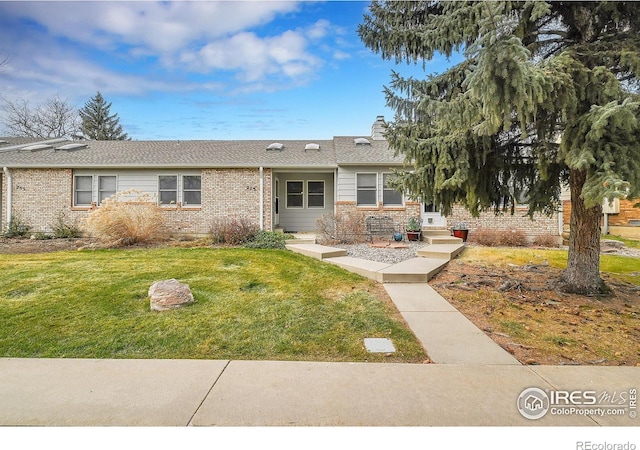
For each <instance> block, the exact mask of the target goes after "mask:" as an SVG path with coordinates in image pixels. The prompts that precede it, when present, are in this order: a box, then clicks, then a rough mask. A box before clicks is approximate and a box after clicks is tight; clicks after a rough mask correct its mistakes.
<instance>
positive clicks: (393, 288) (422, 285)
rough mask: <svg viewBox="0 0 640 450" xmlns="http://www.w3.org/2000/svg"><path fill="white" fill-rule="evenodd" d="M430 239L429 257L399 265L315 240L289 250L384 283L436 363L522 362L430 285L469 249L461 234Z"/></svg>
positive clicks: (423, 250) (422, 251)
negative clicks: (378, 260) (356, 256)
mask: <svg viewBox="0 0 640 450" xmlns="http://www.w3.org/2000/svg"><path fill="white" fill-rule="evenodd" d="M428 239H429V241H430V242H436V243H432V244H428V245H425V246H424V247H422V248H420V249H419V250H418V251H417V254H418V255H425V256H418V257H416V258H412V259H408V260H406V261H403V262H400V263H398V264H385V263H380V262H375V261H367V260H364V259H359V258H352V257H350V256H346V250H344V249H341V248H334V247H327V246H323V245H317V244H313V243H304V244H295V243H291V244H289V245H287V248H288V249H289V250H291V251H294V252H297V253H301V254H303V255H306V256H310V257H312V258H316V259H320V260H322V261H325V262H327V263H330V264H335V265H337V266H340V267H342V268H343V269H345V270H349V271H351V272H354V273H357V274H359V275H362V276H365V277H368V278H370V279H372V280H375V281H378V282H380V283H384V287H385V289H386V291H387V293H388V294H389V297H391V300H392V301H393V302H394V303H395V305H396V307H397V308H398V310H399V311H400V313H401V314H402V317H403V318H404V319H405V321H406V322H407V325H408V326H409V328H411V330H412V331H413V333H414V334H415V335H416V337H417V338H418V340H419V341H420V342H421V343H422V346H423V347H424V349H425V350H426V352H427V354H428V355H429V357H430V358H431V360H432V361H433V362H434V363H438V364H473V365H478V364H483V365H484V364H507V365H519V364H520V363H519V362H518V360H516V359H515V358H514V357H513V356H511V354H509V353H508V352H507V351H505V350H504V349H503V348H502V347H500V346H499V345H498V344H496V343H495V342H494V341H493V340H492V339H491V338H489V337H488V336H487V335H486V334H485V333H483V332H482V330H480V329H479V328H478V327H476V326H475V325H474V324H473V323H472V322H471V321H469V320H468V319H467V318H466V317H465V316H464V315H463V314H462V313H460V312H459V311H458V310H457V309H456V308H454V307H453V306H452V305H451V304H450V303H449V302H447V301H446V300H445V299H444V298H442V296H440V294H438V293H437V292H436V291H435V290H434V289H433V288H432V287H431V286H429V285H428V284H427V281H429V280H430V279H431V278H432V277H433V276H434V275H435V274H437V273H438V272H439V271H440V270H442V268H443V267H444V266H445V265H446V264H447V263H448V262H449V260H450V259H452V258H455V257H456V256H457V255H458V254H460V252H461V251H462V250H463V249H464V245H463V243H462V241H461V240H460V239H458V238H450V237H446V236H445V237H440V236H438V237H435V238H428ZM456 239H457V241H456ZM390 251H393V250H390Z"/></svg>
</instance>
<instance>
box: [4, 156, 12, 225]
mask: <svg viewBox="0 0 640 450" xmlns="http://www.w3.org/2000/svg"><path fill="white" fill-rule="evenodd" d="M2 171H3V172H4V175H5V177H6V178H7V199H6V203H7V206H6V208H7V224H6V226H5V228H6V227H8V226H9V224H10V223H11V209H12V206H11V191H13V179H12V178H11V172H9V168H8V167H3V168H2Z"/></svg>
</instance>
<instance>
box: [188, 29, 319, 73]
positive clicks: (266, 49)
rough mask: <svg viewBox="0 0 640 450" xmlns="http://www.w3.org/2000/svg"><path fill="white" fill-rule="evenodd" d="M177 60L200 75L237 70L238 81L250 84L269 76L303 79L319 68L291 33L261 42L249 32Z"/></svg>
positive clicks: (301, 40) (301, 38)
mask: <svg viewBox="0 0 640 450" xmlns="http://www.w3.org/2000/svg"><path fill="white" fill-rule="evenodd" d="M180 60H181V61H182V62H183V63H186V64H188V65H189V66H191V67H192V68H193V69H194V70H199V71H201V72H210V71H213V70H220V69H221V70H237V71H239V72H240V77H241V79H243V80H245V81H250V82H254V81H257V80H258V79H260V78H262V77H264V76H265V75H270V74H271V75H273V74H276V75H277V74H284V75H286V76H288V77H290V78H295V77H299V76H303V75H306V74H308V73H310V72H312V71H313V70H314V69H315V68H317V67H318V66H319V65H320V64H321V61H320V59H319V58H317V57H315V56H313V55H312V54H311V53H309V52H308V51H307V40H306V38H305V37H304V36H303V35H302V34H301V33H300V32H297V31H291V30H289V31H286V32H284V33H282V34H281V35H279V36H273V37H265V38H260V37H258V36H257V35H256V34H255V33H250V32H242V33H237V34H235V35H233V36H231V37H229V38H227V39H220V40H216V41H214V42H210V43H209V44H207V45H205V46H204V47H202V48H201V49H199V50H197V51H191V52H184V53H183V54H182V55H181V58H180Z"/></svg>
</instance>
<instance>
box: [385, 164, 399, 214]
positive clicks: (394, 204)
mask: <svg viewBox="0 0 640 450" xmlns="http://www.w3.org/2000/svg"><path fill="white" fill-rule="evenodd" d="M389 175H394V174H393V172H383V173H382V206H390V207H394V206H395V207H402V206H404V194H403V193H402V192H398V191H396V190H395V189H392V188H388V187H387V185H386V183H385V181H384V179H385V177H386V176H389ZM385 191H390V192H393V193H396V194H400V203H385V202H384V193H385Z"/></svg>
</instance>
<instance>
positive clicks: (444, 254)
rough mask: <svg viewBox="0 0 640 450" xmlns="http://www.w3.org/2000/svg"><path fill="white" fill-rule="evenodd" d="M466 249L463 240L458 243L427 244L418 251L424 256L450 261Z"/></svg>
mask: <svg viewBox="0 0 640 450" xmlns="http://www.w3.org/2000/svg"><path fill="white" fill-rule="evenodd" d="M463 250H464V244H463V243H462V242H460V243H457V244H433V245H425V246H424V247H421V248H419V249H418V251H417V252H416V253H417V255H418V256H420V257H422V258H436V259H444V260H446V261H449V260H451V259H453V258H455V257H456V256H458V255H459V254H460V253H462V251H463Z"/></svg>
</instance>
